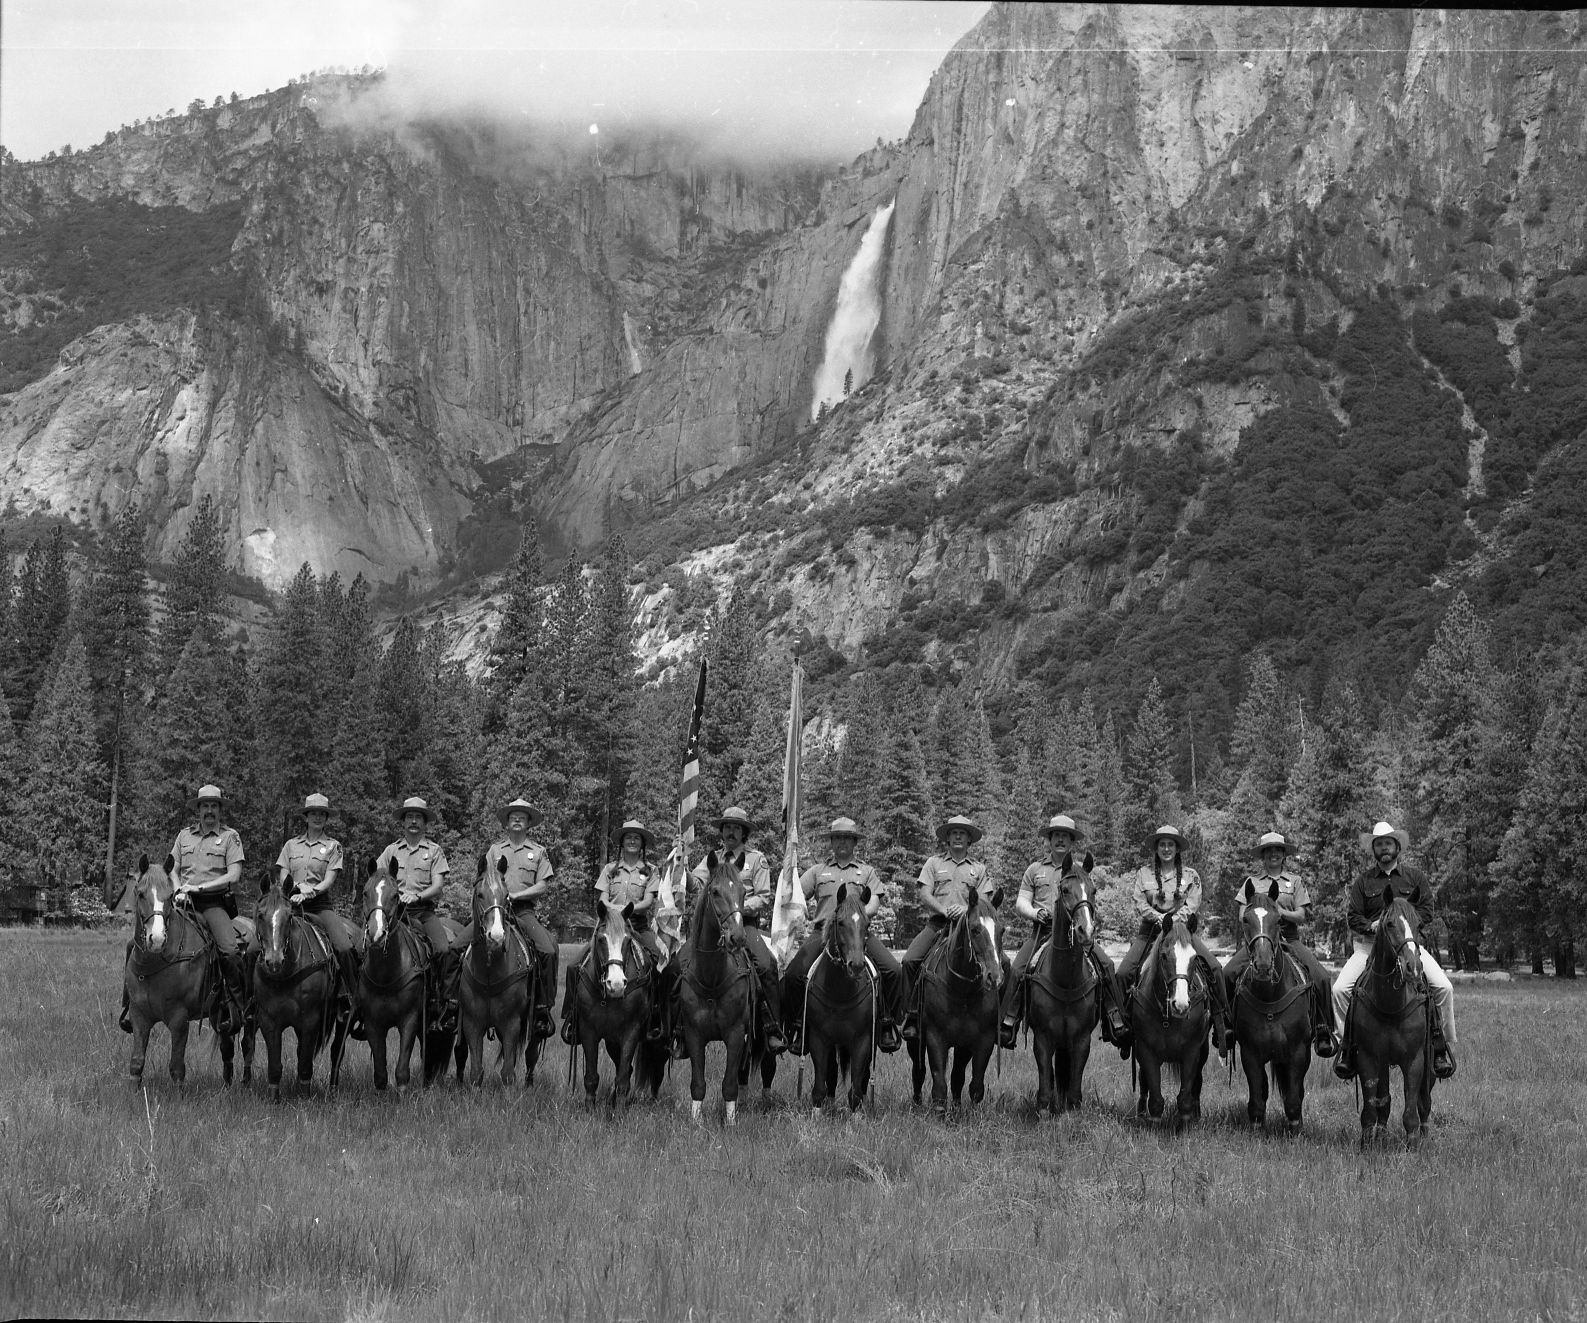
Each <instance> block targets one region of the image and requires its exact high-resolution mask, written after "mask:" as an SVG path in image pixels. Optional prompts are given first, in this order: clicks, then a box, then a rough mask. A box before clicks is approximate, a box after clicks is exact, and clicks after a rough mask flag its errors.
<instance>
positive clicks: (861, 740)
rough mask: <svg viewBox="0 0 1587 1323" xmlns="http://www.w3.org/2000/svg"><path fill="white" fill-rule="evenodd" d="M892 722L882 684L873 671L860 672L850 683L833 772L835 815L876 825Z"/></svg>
mask: <svg viewBox="0 0 1587 1323" xmlns="http://www.w3.org/2000/svg"><path fill="white" fill-rule="evenodd" d="M893 721H894V718H893V716H892V715H891V714H890V712H889V710H888V704H887V702H886V701H885V698H884V696H883V692H882V686H881V683H880V681H878V680H877V679H876V677H875V676H874V675H873V674H870V673H866V674H864V675H861V676H860V677H859V679H858V680H856V681H853V682H851V683H850V684H849V685H848V687H847V692H846V694H845V703H844V708H843V731H842V734H841V737H840V739H839V741H838V746H837V751H836V752H837V759H836V766H835V768H834V773H833V791H832V805H831V808H832V817H849V818H853V819H854V821H855V822H857V823H859V825H860V826H861V827H862V828H869V827H871V826H873V825H874V821H875V817H876V813H877V811H878V809H879V807H880V804H879V800H878V794H879V790H878V787H879V785H880V782H881V778H882V776H883V773H884V769H883V767H882V760H883V757H884V754H885V746H886V745H887V743H888V740H887V735H888V731H889V729H890V728H891V727H892V724H893ZM827 821H828V822H830V821H831V818H829V819H827Z"/></svg>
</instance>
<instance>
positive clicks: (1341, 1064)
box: [1334, 1052, 1356, 1080]
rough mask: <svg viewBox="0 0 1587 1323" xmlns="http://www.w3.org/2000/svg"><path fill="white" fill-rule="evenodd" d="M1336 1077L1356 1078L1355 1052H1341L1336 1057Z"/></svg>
mask: <svg viewBox="0 0 1587 1323" xmlns="http://www.w3.org/2000/svg"><path fill="white" fill-rule="evenodd" d="M1334 1077H1335V1078H1336V1079H1341V1080H1353V1079H1355V1077H1356V1062H1355V1053H1354V1052H1340V1054H1339V1055H1338V1056H1337V1057H1335V1058H1334Z"/></svg>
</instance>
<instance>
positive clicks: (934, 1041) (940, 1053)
mask: <svg viewBox="0 0 1587 1323" xmlns="http://www.w3.org/2000/svg"><path fill="white" fill-rule="evenodd" d="M921 1035H922V1036H923V1037H924V1038H925V1040H926V1055H927V1057H929V1058H930V1060H931V1107H932V1110H933V1111H934V1112H936V1113H937V1115H938V1116H941V1117H946V1116H947V1115H948V1044H947V1043H946V1042H945V1041H944V1040H943V1036H942V1031H941V1030H940V1029H938V1028H937V1027H936V1026H935V1025H933V1026H931V1027H930V1028H927V1027H925V1026H922V1027H921Z"/></svg>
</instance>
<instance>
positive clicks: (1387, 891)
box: [1383, 882, 1394, 905]
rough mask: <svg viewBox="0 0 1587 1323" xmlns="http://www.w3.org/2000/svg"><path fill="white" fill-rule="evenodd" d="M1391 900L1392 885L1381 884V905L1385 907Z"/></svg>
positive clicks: (1392, 893) (1392, 894) (1392, 897)
mask: <svg viewBox="0 0 1587 1323" xmlns="http://www.w3.org/2000/svg"><path fill="white" fill-rule="evenodd" d="M1393 899H1394V883H1392V882H1385V883H1384V884H1383V903H1384V904H1385V905H1387V904H1388V903H1389V902H1390V901H1391V900H1393Z"/></svg>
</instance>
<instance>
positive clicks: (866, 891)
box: [860, 886, 871, 905]
mask: <svg viewBox="0 0 1587 1323" xmlns="http://www.w3.org/2000/svg"><path fill="white" fill-rule="evenodd" d="M870 903H871V889H870V887H868V886H867V887H862V888H860V904H862V905H869V904H870Z"/></svg>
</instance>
